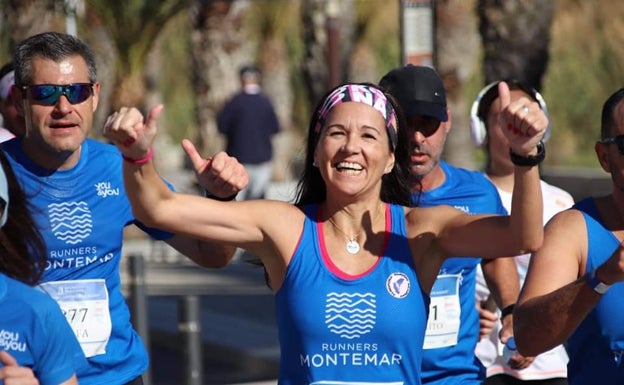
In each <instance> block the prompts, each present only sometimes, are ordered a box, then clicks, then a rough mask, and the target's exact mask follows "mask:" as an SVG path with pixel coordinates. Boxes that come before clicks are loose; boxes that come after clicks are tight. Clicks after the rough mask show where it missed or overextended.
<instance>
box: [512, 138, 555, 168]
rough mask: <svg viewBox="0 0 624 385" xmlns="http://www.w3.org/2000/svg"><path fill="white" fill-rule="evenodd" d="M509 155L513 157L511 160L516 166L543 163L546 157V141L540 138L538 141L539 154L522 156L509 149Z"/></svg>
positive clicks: (530, 165) (531, 165)
mask: <svg viewBox="0 0 624 385" xmlns="http://www.w3.org/2000/svg"><path fill="white" fill-rule="evenodd" d="M509 156H510V157H511V162H512V163H513V164H515V165H516V166H524V167H533V166H537V165H538V164H540V163H542V161H543V160H544V158H545V157H546V147H545V146H544V142H542V141H541V140H540V141H539V142H537V154H535V155H528V156H521V155H518V154H516V153H514V152H513V151H512V150H511V149H509Z"/></svg>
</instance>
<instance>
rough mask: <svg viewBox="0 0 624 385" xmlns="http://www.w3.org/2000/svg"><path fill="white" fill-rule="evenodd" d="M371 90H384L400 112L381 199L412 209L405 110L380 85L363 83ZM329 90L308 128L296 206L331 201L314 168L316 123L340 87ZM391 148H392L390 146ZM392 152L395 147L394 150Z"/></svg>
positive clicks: (317, 107)
mask: <svg viewBox="0 0 624 385" xmlns="http://www.w3.org/2000/svg"><path fill="white" fill-rule="evenodd" d="M359 84H362V85H366V86H368V87H374V88H375V89H378V90H380V91H381V92H383V94H384V95H385V96H386V98H388V100H389V101H390V103H391V104H392V107H393V108H394V110H395V111H396V117H397V136H398V141H397V145H396V148H395V149H394V156H395V163H394V167H393V168H392V170H391V171H390V172H389V173H388V174H385V175H384V176H383V177H382V183H381V197H380V198H381V200H382V201H384V202H387V203H395V204H399V205H403V206H409V205H410V203H411V200H410V188H409V185H408V184H407V180H408V176H409V154H408V146H407V141H406V139H407V136H406V135H407V134H406V132H405V117H404V115H403V111H402V110H401V108H400V107H399V104H398V103H397V101H396V100H395V99H394V98H393V97H392V95H390V94H388V93H386V92H385V91H384V90H383V89H382V88H380V87H379V86H377V85H375V84H372V83H359ZM339 87H341V86H338V87H335V88H333V89H331V90H329V91H328V92H327V93H326V94H325V95H324V96H323V97H322V98H321V100H320V101H319V103H318V104H317V105H316V108H315V109H314V112H313V114H312V117H311V119H310V125H309V127H308V137H307V141H306V157H305V163H304V165H303V172H302V175H301V177H300V179H299V183H298V184H297V192H296V195H295V204H296V205H298V206H303V205H306V204H310V203H320V202H323V201H325V199H326V198H327V196H326V193H327V190H326V186H325V181H324V180H323V177H322V176H321V173H320V171H319V169H318V167H315V166H314V165H313V163H314V150H315V148H316V145H317V143H318V140H319V137H320V132H316V131H315V128H316V124H317V122H318V116H319V111H320V109H321V107H322V106H323V104H324V102H325V99H326V98H327V97H328V96H329V95H330V94H331V93H332V92H333V91H334V90H336V89H337V88H339ZM390 146H391V145H390ZM390 148H391V149H392V147H390Z"/></svg>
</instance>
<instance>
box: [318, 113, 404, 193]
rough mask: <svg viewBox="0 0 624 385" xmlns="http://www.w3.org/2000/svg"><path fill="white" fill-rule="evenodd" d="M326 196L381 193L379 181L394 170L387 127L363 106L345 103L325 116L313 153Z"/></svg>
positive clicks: (379, 115)
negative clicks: (325, 188)
mask: <svg viewBox="0 0 624 385" xmlns="http://www.w3.org/2000/svg"><path fill="white" fill-rule="evenodd" d="M314 161H315V164H316V165H317V166H318V167H319V170H320V173H321V175H322V176H323V179H324V180H325V184H326V186H327V196H328V197H329V196H330V194H333V193H338V192H342V193H346V194H348V195H351V196H356V195H359V194H362V193H364V192H368V191H373V190H376V192H377V194H379V191H380V190H381V177H382V176H383V175H384V174H387V173H389V172H390V171H391V170H392V167H393V166H394V153H393V152H392V151H391V150H390V144H389V138H388V132H387V131H386V123H385V121H384V119H383V117H382V116H381V114H380V113H379V112H378V111H377V110H375V109H374V108H373V107H371V106H369V105H367V104H364V103H355V102H345V103H342V104H339V105H337V106H336V107H334V108H333V109H332V110H331V111H330V112H329V114H328V116H327V120H326V121H325V126H324V127H323V128H322V130H321V135H320V138H319V141H318V143H317V145H316V149H315V152H314Z"/></svg>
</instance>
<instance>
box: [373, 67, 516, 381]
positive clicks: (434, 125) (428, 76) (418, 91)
mask: <svg viewBox="0 0 624 385" xmlns="http://www.w3.org/2000/svg"><path fill="white" fill-rule="evenodd" d="M379 85H380V86H381V87H383V88H384V89H386V91H388V92H389V93H390V94H391V95H392V96H394V97H395V98H396V99H397V101H398V102H399V104H400V105H401V108H402V109H403V111H404V113H405V117H406V120H407V130H406V131H407V134H408V142H409V149H410V159H411V162H410V175H411V180H410V184H411V188H412V197H413V204H414V205H418V206H421V207H428V206H437V205H443V204H444V205H450V206H453V207H455V208H458V209H460V210H463V211H465V212H468V213H472V214H485V213H489V214H506V211H505V209H504V207H503V205H502V203H501V200H500V197H499V195H498V192H497V190H496V188H495V187H494V185H493V184H492V183H491V182H490V181H489V180H488V179H487V178H486V177H484V176H483V174H482V173H481V172H478V171H471V170H466V169H462V168H457V167H454V166H451V165H450V164H448V163H446V162H444V161H443V160H441V157H442V151H443V149H444V143H445V141H446V137H447V135H448V133H449V132H450V130H451V114H450V111H449V108H448V107H447V104H446V92H445V90H444V84H443V83H442V79H441V78H440V76H439V75H438V73H437V72H436V71H435V70H434V69H432V68H430V67H424V66H414V65H411V64H408V65H406V66H403V67H398V68H395V69H393V70H391V71H390V72H388V73H387V74H386V75H385V76H384V77H383V78H382V79H381V80H380V82H379ZM480 263H481V259H480V258H478V257H475V258H451V259H448V260H447V261H445V262H444V264H443V265H442V268H441V269H440V272H439V273H438V278H437V280H436V282H435V283H434V286H433V288H432V290H431V293H430V296H431V303H430V306H429V319H428V322H427V334H426V336H425V342H424V346H423V348H424V351H423V362H422V383H423V384H436V385H441V384H449V385H450V384H453V385H455V384H464V385H467V384H469V385H476V384H481V383H482V381H483V379H484V378H485V369H484V367H483V365H482V364H481V362H480V361H479V359H478V358H477V357H476V356H475V354H474V350H475V346H476V344H477V342H478V339H479V314H478V313H477V310H476V303H475V284H476V272H477V268H478V266H479V264H480ZM483 270H484V274H485V277H486V279H487V280H488V283H489V285H490V287H491V289H492V292H493V293H494V298H496V302H497V305H498V306H499V307H501V308H503V307H506V306H508V305H510V304H513V303H515V301H516V298H517V296H518V291H519V283H518V277H517V273H516V267H515V265H514V262H513V260H512V259H510V258H498V259H494V260H491V262H489V263H487V264H484V266H483ZM510 318H511V317H506V319H504V320H503V321H504V327H506V328H511V327H512V325H511V320H510Z"/></svg>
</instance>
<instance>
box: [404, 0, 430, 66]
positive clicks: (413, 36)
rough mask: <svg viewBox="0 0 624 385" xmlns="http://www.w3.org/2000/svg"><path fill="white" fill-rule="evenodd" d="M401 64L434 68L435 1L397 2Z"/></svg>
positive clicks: (412, 0) (409, 0) (413, 0)
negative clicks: (399, 23)
mask: <svg viewBox="0 0 624 385" xmlns="http://www.w3.org/2000/svg"><path fill="white" fill-rule="evenodd" d="M399 14H400V22H401V62H402V64H408V63H410V64H414V65H424V66H429V67H435V66H436V55H435V27H436V26H435V0H399Z"/></svg>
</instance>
